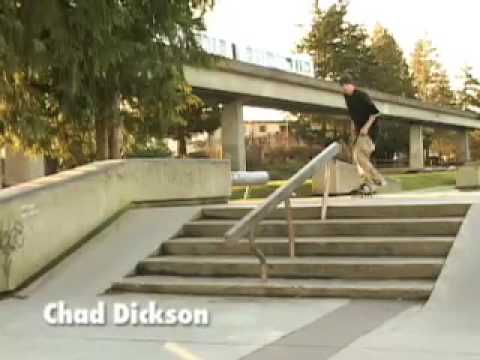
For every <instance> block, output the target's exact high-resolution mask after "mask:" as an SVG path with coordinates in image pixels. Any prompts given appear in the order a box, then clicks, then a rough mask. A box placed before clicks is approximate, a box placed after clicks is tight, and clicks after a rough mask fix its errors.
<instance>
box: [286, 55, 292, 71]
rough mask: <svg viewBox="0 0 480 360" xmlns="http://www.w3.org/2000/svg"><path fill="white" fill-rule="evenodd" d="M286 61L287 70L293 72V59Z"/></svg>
mask: <svg viewBox="0 0 480 360" xmlns="http://www.w3.org/2000/svg"><path fill="white" fill-rule="evenodd" d="M285 60H287V70H289V71H292V70H293V60H292V58H289V57H287V58H286V59H285Z"/></svg>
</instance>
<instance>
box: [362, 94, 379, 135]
mask: <svg viewBox="0 0 480 360" xmlns="http://www.w3.org/2000/svg"><path fill="white" fill-rule="evenodd" d="M363 94H364V100H365V103H366V106H367V107H368V110H369V112H370V114H371V115H370V117H369V119H368V121H367V122H366V123H365V125H364V126H363V128H362V129H361V130H360V134H362V135H367V134H368V132H369V131H370V128H371V127H372V125H373V124H374V123H375V121H376V120H377V117H379V116H380V111H379V110H378V108H377V107H376V106H375V104H374V103H373V101H372V99H371V98H370V96H369V95H368V94H367V93H363Z"/></svg>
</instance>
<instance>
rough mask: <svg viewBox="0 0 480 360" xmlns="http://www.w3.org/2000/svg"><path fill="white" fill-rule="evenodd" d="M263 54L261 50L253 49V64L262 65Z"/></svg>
mask: <svg viewBox="0 0 480 360" xmlns="http://www.w3.org/2000/svg"><path fill="white" fill-rule="evenodd" d="M264 62H265V61H264V54H263V51H261V50H255V64H258V65H263V63H264Z"/></svg>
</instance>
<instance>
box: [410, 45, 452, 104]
mask: <svg viewBox="0 0 480 360" xmlns="http://www.w3.org/2000/svg"><path fill="white" fill-rule="evenodd" d="M437 57H438V54H437V50H436V49H435V48H434V47H433V46H432V43H431V41H429V40H424V39H423V40H419V41H418V42H417V44H416V46H415V50H414V52H413V55H412V63H411V69H412V72H413V79H414V85H415V88H416V89H417V96H418V97H419V98H420V99H422V100H423V101H426V102H429V103H432V104H437V105H447V106H448V105H454V104H455V94H454V92H453V91H452V89H451V86H450V80H449V79H448V75H447V72H446V71H445V69H444V68H443V66H442V65H441V63H440V62H439V61H438V59H437Z"/></svg>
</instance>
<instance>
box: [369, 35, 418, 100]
mask: <svg viewBox="0 0 480 360" xmlns="http://www.w3.org/2000/svg"><path fill="white" fill-rule="evenodd" d="M371 47H372V52H373V55H374V57H375V63H376V66H375V76H376V77H375V85H376V87H377V89H378V90H381V91H383V92H387V93H390V94H394V95H400V96H406V97H413V96H414V95H415V89H414V87H413V79H412V76H411V75H410V70H409V67H408V64H407V61H406V59H405V57H404V54H403V51H402V49H401V48H400V46H399V45H398V43H397V41H396V40H395V38H394V36H393V35H392V34H391V33H390V32H389V31H388V30H387V29H386V28H384V27H382V26H381V25H377V26H376V27H375V29H374V31H373V34H372V44H371Z"/></svg>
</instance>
